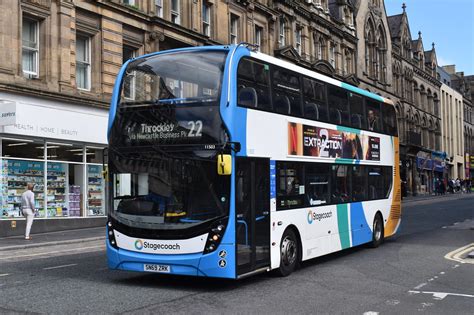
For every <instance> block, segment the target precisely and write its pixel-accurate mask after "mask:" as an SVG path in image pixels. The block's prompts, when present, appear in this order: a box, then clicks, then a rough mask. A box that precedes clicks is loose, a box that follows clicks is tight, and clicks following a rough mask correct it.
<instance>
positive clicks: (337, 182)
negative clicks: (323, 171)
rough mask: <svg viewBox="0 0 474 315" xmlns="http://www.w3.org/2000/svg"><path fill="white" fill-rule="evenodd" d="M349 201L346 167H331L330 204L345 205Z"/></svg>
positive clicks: (347, 170) (348, 179) (348, 181)
mask: <svg viewBox="0 0 474 315" xmlns="http://www.w3.org/2000/svg"><path fill="white" fill-rule="evenodd" d="M350 200H351V179H350V173H349V166H348V165H332V166H331V202H332V203H347V202H350Z"/></svg>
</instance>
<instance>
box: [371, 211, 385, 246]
mask: <svg viewBox="0 0 474 315" xmlns="http://www.w3.org/2000/svg"><path fill="white" fill-rule="evenodd" d="M383 234H384V230H383V220H382V216H381V215H380V213H377V215H376V216H375V218H374V224H373V227H372V242H371V243H370V247H372V248H376V247H379V246H380V244H382V243H383V239H384V235H383Z"/></svg>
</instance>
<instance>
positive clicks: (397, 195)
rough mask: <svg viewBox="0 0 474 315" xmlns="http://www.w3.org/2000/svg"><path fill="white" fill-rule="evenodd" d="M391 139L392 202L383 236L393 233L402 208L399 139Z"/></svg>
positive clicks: (397, 224) (397, 225)
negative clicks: (392, 158)
mask: <svg viewBox="0 0 474 315" xmlns="http://www.w3.org/2000/svg"><path fill="white" fill-rule="evenodd" d="M392 139H393V150H394V152H395V156H394V162H393V167H394V169H393V171H394V172H393V173H394V174H393V185H392V187H393V188H392V193H393V197H392V204H391V207H390V214H389V216H388V220H387V224H386V226H385V237H389V236H392V235H394V234H395V233H396V232H397V230H398V228H399V226H400V222H401V216H402V209H401V199H402V197H401V196H402V192H401V187H400V152H399V139H398V138H397V137H392Z"/></svg>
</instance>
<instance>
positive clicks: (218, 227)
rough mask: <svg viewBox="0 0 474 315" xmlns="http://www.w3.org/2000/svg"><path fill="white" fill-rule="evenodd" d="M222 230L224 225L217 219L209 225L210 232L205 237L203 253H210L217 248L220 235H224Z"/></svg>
mask: <svg viewBox="0 0 474 315" xmlns="http://www.w3.org/2000/svg"><path fill="white" fill-rule="evenodd" d="M224 232H225V225H224V223H223V222H221V221H218V222H217V223H215V224H213V226H212V227H211V233H209V237H208V238H207V242H206V246H205V247H204V254H208V253H211V252H213V251H215V250H216V249H217V247H218V246H219V244H220V242H221V240H222V237H223V236H224Z"/></svg>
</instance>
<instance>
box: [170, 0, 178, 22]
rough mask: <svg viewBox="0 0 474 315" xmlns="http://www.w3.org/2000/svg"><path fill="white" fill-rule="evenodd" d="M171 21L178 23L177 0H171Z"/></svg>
mask: <svg viewBox="0 0 474 315" xmlns="http://www.w3.org/2000/svg"><path fill="white" fill-rule="evenodd" d="M171 22H173V23H175V24H179V23H180V14H179V0H171Z"/></svg>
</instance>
